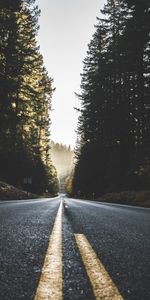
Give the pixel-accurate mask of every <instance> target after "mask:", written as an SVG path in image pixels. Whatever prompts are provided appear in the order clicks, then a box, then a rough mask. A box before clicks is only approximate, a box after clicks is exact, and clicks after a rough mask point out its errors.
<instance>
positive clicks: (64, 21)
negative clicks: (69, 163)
mask: <svg viewBox="0 0 150 300" xmlns="http://www.w3.org/2000/svg"><path fill="white" fill-rule="evenodd" d="M104 2H105V0H37V1H36V3H37V4H38V6H39V8H40V10H41V16H40V18H39V25H40V30H39V34H38V44H39V45H40V51H41V53H42V55H43V57H44V63H45V66H46V68H47V71H48V73H49V76H50V77H51V78H53V79H54V82H53V87H56V90H55V92H54V94H53V97H52V109H53V110H52V112H51V116H50V117H51V122H52V124H51V139H52V140H54V141H55V142H58V143H62V144H66V145H71V147H72V148H73V147H74V146H75V143H76V132H75V130H76V129H77V119H78V113H77V112H76V111H75V110H74V107H80V101H79V100H78V98H77V97H76V96H75V92H77V93H80V83H81V76H80V73H82V69H83V59H84V58H85V57H86V51H87V50H88V43H89V42H90V40H91V38H92V34H93V33H94V32H95V29H94V24H96V23H97V20H96V17H97V16H99V15H100V9H101V8H103V5H104Z"/></svg>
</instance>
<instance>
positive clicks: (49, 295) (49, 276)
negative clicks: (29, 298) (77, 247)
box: [34, 202, 62, 300]
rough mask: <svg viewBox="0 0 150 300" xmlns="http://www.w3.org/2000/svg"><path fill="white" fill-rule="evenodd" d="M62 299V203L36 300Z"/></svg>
mask: <svg viewBox="0 0 150 300" xmlns="http://www.w3.org/2000/svg"><path fill="white" fill-rule="evenodd" d="M61 299H62V202H61V204H60V206H59V209H58V213H57V216H56V219H55V223H54V227H53V231H52V234H51V238H50V242H49V246H48V249H47V253H46V257H45V261H44V265H43V269H42V273H41V278H40V281H39V285H38V288H37V291H36V295H35V298H34V300H61Z"/></svg>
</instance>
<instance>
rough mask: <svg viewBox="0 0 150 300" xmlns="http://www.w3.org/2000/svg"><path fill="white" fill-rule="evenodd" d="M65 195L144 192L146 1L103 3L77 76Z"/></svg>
mask: <svg viewBox="0 0 150 300" xmlns="http://www.w3.org/2000/svg"><path fill="white" fill-rule="evenodd" d="M77 97H78V98H79V99H80V103H81V108H79V109H78V108H77V110H78V112H79V118H78V129H77V141H78V142H77V144H76V150H75V155H76V158H75V159H76V164H75V171H74V175H73V176H72V177H71V178H70V183H69V193H70V194H71V195H74V196H80V197H89V198H90V197H92V195H93V194H94V195H95V196H99V195H102V194H104V193H107V192H117V191H118V192H119V191H123V190H137V191H138V190H144V189H150V2H149V0H107V3H106V4H105V5H104V8H103V9H102V10H101V14H100V17H98V18H97V24H96V25H95V33H94V34H93V36H92V39H91V41H90V43H89V45H88V51H87V55H86V57H85V59H84V62H83V72H82V74H81V93H80V94H78V95H77Z"/></svg>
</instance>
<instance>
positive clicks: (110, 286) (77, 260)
mask: <svg viewBox="0 0 150 300" xmlns="http://www.w3.org/2000/svg"><path fill="white" fill-rule="evenodd" d="M62 202H65V204H61V203H62ZM52 270H53V271H52ZM49 293H50V295H49ZM0 299H1V300H7V299H9V300H11V299H12V300H21V299H25V300H30V299H35V300H40V299H41V300H47V299H50V300H51V299H54V300H58V299H59V300H61V299H64V300H93V299H98V300H100V299H104V300H106V299H107V300H120V299H125V300H150V209H144V208H135V207H129V206H121V205H112V204H101V203H97V202H94V201H81V200H75V199H68V198H65V196H64V195H60V196H59V197H57V198H55V199H54V198H53V199H37V200H26V201H7V202H3V201H1V202H0Z"/></svg>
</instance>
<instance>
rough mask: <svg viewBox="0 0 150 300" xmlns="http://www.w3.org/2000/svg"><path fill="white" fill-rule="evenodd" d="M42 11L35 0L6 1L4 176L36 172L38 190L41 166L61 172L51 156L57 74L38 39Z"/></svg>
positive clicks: (15, 178)
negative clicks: (54, 77)
mask: <svg viewBox="0 0 150 300" xmlns="http://www.w3.org/2000/svg"><path fill="white" fill-rule="evenodd" d="M39 13H40V11H39V9H38V7H37V6H35V1H34V0H17V1H15V3H14V1H10V0H6V1H5V2H4V1H2V5H1V7H0V24H1V25H2V26H1V28H0V37H1V46H2V47H1V50H0V60H1V70H0V83H1V90H0V111H1V113H0V125H1V132H0V145H1V148H0V160H1V161H0V164H1V169H0V177H1V179H2V180H6V181H8V182H10V183H13V184H16V185H22V184H23V178H26V177H31V178H32V180H33V184H32V185H31V186H30V189H32V191H34V192H38V187H39V185H37V184H35V182H34V180H35V179H34V178H36V177H35V176H34V174H35V170H36V172H37V173H39V174H37V176H39V177H40V178H41V174H42V173H43V172H44V173H43V174H45V175H43V176H45V178H46V177H47V178H49V180H50V173H48V169H47V168H49V172H50V171H51V172H52V174H53V175H54V177H56V173H55V172H54V171H53V168H52V163H51V160H50V157H49V127H50V119H49V113H50V109H51V97H52V92H53V89H52V79H51V78H49V76H48V74H47V71H46V69H45V67H44V64H43V58H42V55H41V54H40V52H39V48H38V46H37V41H36V34H37V32H38V17H39ZM14 170H15V175H14ZM42 170H43V171H42ZM52 178H53V176H51V182H52ZM36 180H37V179H36ZM55 181H57V180H55ZM43 182H44V180H43ZM47 184H48V183H47ZM35 186H36V190H35V189H34V187H35ZM27 188H29V186H27ZM45 188H46V187H45V185H44V184H43V188H42V187H40V188H39V192H41V191H44V190H45ZM57 189H58V187H57ZM57 189H56V190H57Z"/></svg>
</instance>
